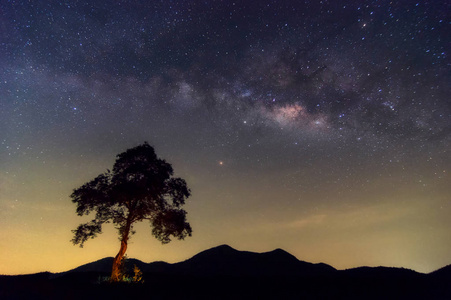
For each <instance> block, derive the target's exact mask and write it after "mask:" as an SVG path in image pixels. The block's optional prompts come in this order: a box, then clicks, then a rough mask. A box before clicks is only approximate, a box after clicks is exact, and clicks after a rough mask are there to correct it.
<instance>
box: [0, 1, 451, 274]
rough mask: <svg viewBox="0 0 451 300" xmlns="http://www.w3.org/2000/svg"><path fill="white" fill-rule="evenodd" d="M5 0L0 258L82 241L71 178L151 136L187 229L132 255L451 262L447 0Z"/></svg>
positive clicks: (51, 253)
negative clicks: (175, 183) (216, 248)
mask: <svg viewBox="0 0 451 300" xmlns="http://www.w3.org/2000/svg"><path fill="white" fill-rule="evenodd" d="M351 2H352V3H349V1H326V0H324V1H288V2H287V3H285V2H283V3H281V2H278V1H272V0H262V1H248V2H246V1H244V2H238V1H237V2H234V1H228V0H225V1H219V0H207V1H188V2H187V1H180V0H174V1H143V0H137V1H119V2H118V1H114V0H106V1H96V2H95V3H91V2H87V1H74V0H69V1H66V2H61V3H55V2H53V1H34V2H25V1H19V2H2V3H1V4H0V7H1V11H2V21H1V32H2V35H3V36H2V43H0V54H1V55H0V86H1V88H0V249H2V251H3V255H2V256H0V272H3V273H6V274H14V273H36V272H37V271H51V272H57V271H64V270H67V269H70V268H73V267H76V266H79V265H80V264H81V263H82V262H86V261H94V260H96V259H98V258H101V257H105V256H115V255H116V254H117V252H118V251H119V247H120V243H119V241H118V239H117V232H116V230H115V229H114V228H113V226H112V224H106V225H105V226H104V228H103V233H102V234H101V235H99V236H98V237H96V238H95V239H92V240H88V241H87V243H86V245H85V246H84V248H82V249H80V248H79V247H77V246H74V245H72V243H71V242H70V241H71V239H72V238H73V233H72V232H71V230H74V229H75V228H77V226H78V225H79V224H81V223H85V222H87V221H89V220H91V219H92V216H84V217H79V216H77V214H76V205H75V204H74V203H72V202H71V198H70V195H71V194H72V191H73V190H74V189H77V188H79V187H80V186H82V185H83V184H84V183H86V182H89V181H90V180H92V179H93V178H95V177H96V176H98V175H99V174H101V173H103V172H106V170H107V169H111V168H112V166H113V164H114V161H115V158H116V155H118V154H120V153H122V152H124V151H126V150H127V149H130V148H132V147H135V146H137V145H140V144H142V143H143V142H145V141H147V142H148V143H149V144H150V145H151V146H153V147H154V148H155V152H156V154H157V155H158V157H160V158H162V159H165V160H166V161H167V162H168V163H170V164H171V165H172V167H173V169H174V174H175V176H176V177H180V178H183V179H185V180H186V182H187V185H188V187H189V188H190V189H191V191H192V195H191V197H189V198H188V199H187V201H186V204H185V205H184V206H183V209H185V210H186V211H187V213H188V214H187V220H188V222H189V223H190V224H191V226H192V229H193V236H192V237H187V238H186V239H185V240H184V241H178V240H177V241H176V240H173V241H172V242H171V243H169V244H168V245H161V243H160V242H159V241H157V240H156V239H155V238H154V237H153V236H152V233H151V228H150V227H149V225H148V223H139V224H137V225H136V226H135V229H136V234H135V235H134V236H133V237H132V239H131V241H130V243H129V247H128V249H127V255H128V256H129V257H138V258H140V259H142V260H145V261H156V260H161V261H167V262H175V261H180V260H183V259H187V258H189V257H190V256H192V255H194V254H196V253H198V252H200V251H202V250H204V249H207V248H209V247H211V246H212V245H218V244H228V245H231V246H232V247H234V248H236V249H246V250H247V251H253V252H264V251H269V250H270V249H276V248H281V249H284V250H285V251H287V252H289V253H291V254H292V255H294V256H296V257H298V258H301V259H302V260H305V261H308V262H312V263H319V262H323V263H326V264H329V265H331V266H333V267H334V268H337V269H344V268H352V267H358V266H381V265H383V266H393V267H404V268H408V269H412V270H416V271H418V272H422V273H429V272H432V271H434V270H437V269H439V268H441V267H444V266H446V265H449V264H450V263H451V239H450V238H449V236H450V229H451V218H449V216H450V215H451V201H450V200H451V185H450V182H451V181H450V175H449V174H450V168H451V155H450V149H451V130H450V128H451V106H450V105H449V104H450V101H449V99H450V97H449V95H451V85H450V84H449V83H450V82H451V73H450V72H449V70H450V65H451V61H450V57H451V56H450V55H449V45H450V44H451V43H450V42H451V36H450V34H449V26H450V24H449V22H448V20H449V12H450V11H451V2H450V1H443V0H437V1H433V2H430V1H429V2H427V1H426V2H424V1H397V2H390V1H382V2H380V1H370V0H365V1H358V2H359V3H356V1H351Z"/></svg>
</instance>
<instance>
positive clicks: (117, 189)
mask: <svg viewBox="0 0 451 300" xmlns="http://www.w3.org/2000/svg"><path fill="white" fill-rule="evenodd" d="M173 173H174V171H173V169H172V166H171V164H169V163H167V162H166V161H165V160H163V159H159V158H158V157H157V155H156V154H155V151H154V149H153V147H152V146H150V145H149V144H148V143H147V142H145V143H144V144H142V145H140V146H137V147H135V148H131V149H128V150H127V151H125V152H123V153H121V154H119V155H117V159H116V162H115V163H114V166H113V171H110V170H107V172H105V173H103V174H100V175H99V176H97V177H96V178H95V179H93V180H91V181H89V182H88V183H85V184H84V185H83V186H81V187H79V188H78V189H75V190H74V191H73V193H72V195H71V198H72V202H74V203H76V204H77V214H78V215H79V216H83V215H88V214H90V213H91V212H95V218H94V219H93V220H92V221H90V222H88V223H85V224H81V225H79V226H78V227H77V229H75V230H73V231H72V232H73V233H74V238H73V239H72V242H73V243H74V245H76V244H79V245H80V247H83V244H84V243H85V242H86V241H87V240H88V239H89V238H94V237H96V236H97V234H99V233H101V232H102V224H104V223H110V222H112V223H113V224H114V225H115V227H116V229H117V230H118V233H119V239H120V241H121V247H120V250H119V252H118V254H117V255H116V257H115V258H114V260H113V268H112V272H111V280H112V281H119V280H120V277H121V274H120V263H121V260H122V258H123V256H124V254H125V251H126V250H127V242H128V240H129V238H130V236H131V235H132V234H133V233H134V231H133V224H135V223H136V222H139V221H143V220H148V221H149V222H150V225H151V228H152V234H153V235H154V236H155V237H156V238H157V239H158V240H160V241H161V242H162V243H163V244H166V243H169V242H170V241H171V236H173V237H175V238H177V239H179V240H182V239H184V238H185V237H186V236H191V232H192V230H191V226H190V224H189V223H188V222H187V221H186V211H185V210H183V209H182V208H181V206H182V205H183V204H185V199H187V198H188V197H189V196H190V195H191V194H190V189H189V188H188V187H187V185H186V182H185V180H183V179H181V178H175V177H173Z"/></svg>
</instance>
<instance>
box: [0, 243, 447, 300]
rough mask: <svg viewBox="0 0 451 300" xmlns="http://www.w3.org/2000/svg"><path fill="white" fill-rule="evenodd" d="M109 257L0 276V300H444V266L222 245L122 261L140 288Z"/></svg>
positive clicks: (445, 291)
mask: <svg viewBox="0 0 451 300" xmlns="http://www.w3.org/2000/svg"><path fill="white" fill-rule="evenodd" d="M112 261H113V258H112V257H107V258H103V259H100V260H98V261H95V262H91V263H88V264H85V265H82V266H79V267H77V268H75V269H72V270H69V271H66V272H62V273H49V272H45V273H38V274H30V275H18V276H5V275H4V276H0V299H30V298H33V299H52V298H53V299H62V298H65V299H71V298H73V299H76V298H77V297H81V298H83V299H103V298H105V297H106V296H108V297H109V298H110V299H115V298H117V299H123V297H125V298H131V296H136V297H141V296H142V295H148V296H153V298H155V299H300V298H303V299H451V265H450V266H447V267H444V268H442V269H440V270H437V271H435V272H432V273H430V274H422V273H418V272H415V271H413V270H409V269H404V268H388V267H360V268H354V269H348V270H337V269H335V268H333V267H332V266H329V265H327V264H323V263H319V264H313V263H309V262H305V261H301V260H298V259H297V258H296V257H295V256H293V255H291V254H290V253H288V252H286V251H284V250H282V249H276V250H273V251H270V252H265V253H255V252H249V251H238V250H236V249H233V248H232V247H230V246H228V245H221V246H218V247H214V248H211V249H208V250H205V251H203V252H200V253H198V254H196V255H194V256H193V257H191V258H190V259H187V260H185V261H182V262H178V263H174V264H169V263H166V262H152V263H144V262H142V261H140V260H137V259H127V262H126V269H128V272H129V273H130V274H132V273H133V272H132V270H133V266H134V265H136V266H137V267H138V268H139V269H140V270H141V271H142V272H143V274H144V276H143V278H144V283H141V284H130V283H129V284H125V283H124V284H118V285H113V284H110V283H108V282H106V281H105V280H103V279H102V278H106V277H107V276H108V275H109V273H110V272H111V266H112Z"/></svg>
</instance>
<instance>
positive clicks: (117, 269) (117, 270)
mask: <svg viewBox="0 0 451 300" xmlns="http://www.w3.org/2000/svg"><path fill="white" fill-rule="evenodd" d="M130 227H131V216H130V215H129V217H128V218H127V223H126V224H125V228H124V232H123V233H122V240H121V248H120V249H119V252H118V253H117V255H116V257H115V258H114V259H113V269H112V270H111V281H113V282H118V281H121V280H122V275H123V274H121V263H122V258H123V257H124V255H125V251H127V242H128V235H129V233H130Z"/></svg>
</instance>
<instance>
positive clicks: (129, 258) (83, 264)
mask: <svg viewBox="0 0 451 300" xmlns="http://www.w3.org/2000/svg"><path fill="white" fill-rule="evenodd" d="M219 247H230V248H231V249H233V250H235V251H237V252H247V253H253V254H263V253H270V252H274V251H276V250H282V251H284V252H286V253H288V254H290V255H293V254H292V253H290V252H289V251H286V250H285V249H282V248H275V249H273V250H269V251H264V252H255V251H248V250H240V249H236V248H234V247H232V246H230V245H228V244H221V245H218V246H214V247H211V248H208V249H204V250H202V251H200V252H198V253H195V254H193V255H192V256H190V257H188V258H186V259H183V260H180V261H175V262H167V261H163V260H155V261H143V260H141V259H139V258H136V257H128V256H127V257H126V260H132V259H133V260H138V261H140V262H142V263H144V264H152V263H155V262H164V263H168V264H177V263H180V262H184V261H187V260H190V259H191V258H193V257H194V256H196V255H197V254H200V253H202V252H207V251H210V250H213V249H215V248H219ZM293 256H294V257H295V258H296V259H297V260H298V261H302V262H307V263H312V264H325V263H324V262H310V261H306V260H303V259H300V258H298V257H296V256H295V255H293ZM104 259H111V260H112V259H114V256H105V257H102V258H99V259H96V260H93V261H89V262H86V263H82V264H80V265H78V266H76V267H74V268H71V269H67V270H64V271H57V272H52V271H49V270H43V271H38V272H33V273H21V274H2V273H0V275H6V276H20V275H33V274H38V273H46V272H49V273H52V274H60V273H66V272H70V271H72V270H74V269H76V268H78V267H82V266H85V265H89V264H91V263H95V262H97V261H101V260H104ZM326 265H328V266H331V267H333V268H334V269H336V270H337V271H346V270H352V269H358V268H366V267H369V268H379V267H382V268H396V269H407V270H411V271H414V272H417V273H420V274H430V273H433V272H435V271H438V270H441V269H443V268H445V267H448V266H451V264H448V265H445V266H442V267H440V268H438V269H436V270H433V271H430V272H426V273H425V272H419V271H417V270H414V269H410V268H405V267H402V266H397V267H394V266H385V265H378V266H376V265H375V266H367V265H362V266H355V267H350V268H343V269H340V268H336V267H334V266H333V265H331V264H326Z"/></svg>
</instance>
